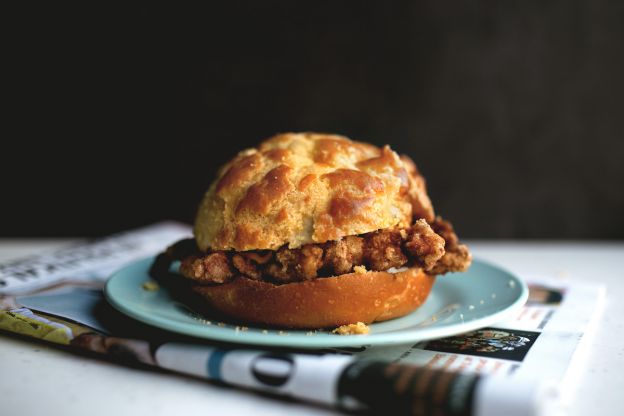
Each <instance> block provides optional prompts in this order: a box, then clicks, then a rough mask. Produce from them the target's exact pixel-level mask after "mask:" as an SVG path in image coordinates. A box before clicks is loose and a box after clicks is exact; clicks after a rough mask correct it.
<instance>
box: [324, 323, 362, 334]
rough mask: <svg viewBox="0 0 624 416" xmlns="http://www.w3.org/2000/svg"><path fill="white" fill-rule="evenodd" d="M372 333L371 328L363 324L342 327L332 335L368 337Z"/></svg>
mask: <svg viewBox="0 0 624 416" xmlns="http://www.w3.org/2000/svg"><path fill="white" fill-rule="evenodd" d="M369 332H370V328H369V327H368V325H366V324H365V323H363V322H356V323H354V324H348V325H342V326H339V327H338V328H336V329H334V330H333V331H332V334H338V335H366V334H368V333H369Z"/></svg>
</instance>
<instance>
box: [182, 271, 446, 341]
mask: <svg viewBox="0 0 624 416" xmlns="http://www.w3.org/2000/svg"><path fill="white" fill-rule="evenodd" d="M434 282H435V276H433V275H428V274H426V273H425V272H424V271H422V269H420V268H409V269H407V270H404V271H401V272H397V273H390V272H375V271H369V272H365V273H349V274H343V275H340V276H335V277H326V278H319V279H314V280H308V281H305V282H296V283H286V284H282V285H275V284H273V283H269V282H265V281H257V280H251V279H247V278H245V277H239V278H237V279H235V280H233V281H232V282H229V283H224V284H221V285H215V286H194V287H193V291H194V292H195V293H197V294H199V295H200V296H201V297H202V298H203V299H204V301H205V302H207V303H208V305H209V306H210V307H212V308H213V309H215V310H217V311H219V312H221V313H223V314H224V315H227V316H230V317H232V318H236V319H238V320H240V321H243V322H247V323H255V324H262V325H268V326H276V327H284V328H301V329H303V328H306V329H320V328H329V327H337V326H341V325H348V324H352V323H356V322H364V323H367V324H370V323H372V322H378V321H385V320H388V319H392V318H397V317H400V316H403V315H406V314H408V313H410V312H412V311H413V310H415V309H416V308H418V307H419V306H420V305H422V304H423V303H424V302H425V300H426V299H427V296H429V293H430V292H431V288H432V286H433V283H434Z"/></svg>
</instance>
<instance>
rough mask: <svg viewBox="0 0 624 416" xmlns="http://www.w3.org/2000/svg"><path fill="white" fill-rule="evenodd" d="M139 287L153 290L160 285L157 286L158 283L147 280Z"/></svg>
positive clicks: (149, 290)
mask: <svg viewBox="0 0 624 416" xmlns="http://www.w3.org/2000/svg"><path fill="white" fill-rule="evenodd" d="M141 287H142V288H143V290H147V291H148V292H155V291H157V290H158V289H160V286H158V283H156V282H154V281H153V280H148V281H147V282H143V284H142V285H141Z"/></svg>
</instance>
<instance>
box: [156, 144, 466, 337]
mask: <svg viewBox="0 0 624 416" xmlns="http://www.w3.org/2000/svg"><path fill="white" fill-rule="evenodd" d="M163 258H165V259H166V260H168V261H170V262H171V261H174V260H179V261H180V262H181V263H180V275H181V276H183V278H184V279H187V280H188V282H189V284H190V287H191V289H192V290H193V291H194V292H195V293H197V294H198V295H200V296H201V298H202V299H203V301H204V302H205V303H206V304H207V305H209V306H210V307H211V308H213V309H215V310H217V311H219V312H221V313H223V314H225V315H227V316H229V317H232V318H234V319H236V320H238V321H242V322H245V323H252V324H261V325H266V326H275V327H287V328H313V329H316V328H326V327H336V326H340V325H346V324H351V323H355V322H364V323H372V322H375V321H384V320H387V319H392V318H396V317H400V316H403V315H405V314H408V313H410V312H411V311H413V310H415V309H416V308H418V307H419V306H420V305H422V304H423V302H424V301H425V300H426V299H427V296H428V295H429V293H430V291H431V288H432V286H433V284H434V281H435V279H436V276H438V275H442V274H444V273H447V272H457V271H464V270H466V269H467V268H468V267H469V265H470V262H471V255H470V253H469V251H468V249H467V248H466V246H465V245H462V244H459V241H458V238H457V236H456V234H455V232H454V231H453V228H452V226H451V224H450V223H449V222H447V221H445V220H443V219H442V218H440V217H437V216H436V215H435V214H434V210H433V206H432V204H431V201H430V200H429V197H428V195H427V191H426V187H425V180H424V178H423V177H422V176H421V175H420V173H419V172H418V170H417V168H416V165H415V164H414V162H412V160H411V159H409V158H408V157H406V156H399V155H397V154H396V153H395V152H394V151H392V150H391V149H390V147H389V146H384V147H383V148H379V147H377V146H373V145H371V144H368V143H362V142H357V141H352V140H350V139H348V138H346V137H343V136H337V135H330V134H319V133H284V134H279V135H277V136H274V137H271V138H269V139H268V140H266V141H264V142H262V143H260V144H259V145H258V146H257V147H255V148H252V149H246V150H244V151H242V152H240V153H239V154H238V155H237V156H235V157H234V159H232V160H231V161H230V162H228V163H227V164H226V165H225V166H223V167H222V168H221V169H220V171H219V173H218V175H217V178H216V179H215V181H214V182H213V183H212V185H211V186H210V188H209V190H208V192H207V193H206V194H205V196H204V198H203V200H202V202H201V204H200V206H199V210H198V213H197V218H196V221H195V227H194V238H193V239H188V240H183V241H180V242H178V243H176V244H174V245H173V246H171V247H169V248H168V249H167V251H166V252H165V253H164V254H162V255H161V256H160V261H161V262H162V261H163Z"/></svg>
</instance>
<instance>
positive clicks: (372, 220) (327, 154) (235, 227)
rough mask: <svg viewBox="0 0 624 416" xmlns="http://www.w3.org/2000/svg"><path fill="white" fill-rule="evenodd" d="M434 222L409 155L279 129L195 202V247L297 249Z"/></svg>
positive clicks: (228, 166) (233, 163)
mask: <svg viewBox="0 0 624 416" xmlns="http://www.w3.org/2000/svg"><path fill="white" fill-rule="evenodd" d="M413 215H414V216H417V217H418V218H426V219H427V220H429V221H431V220H433V216H434V215H433V208H432V207H431V202H430V201H429V198H428V196H427V193H426V189H425V182H424V179H423V178H422V176H420V175H419V174H418V171H417V169H416V166H415V165H414V163H413V162H412V161H411V160H410V159H409V158H407V157H399V156H398V155H397V154H396V153H395V152H393V151H392V150H391V149H390V148H389V147H388V146H385V147H384V148H383V149H380V148H378V147H376V146H373V145H371V144H367V143H361V142H356V141H352V140H349V139H348V138H346V137H343V136H337V135H330V134H318V133H284V134H279V135H277V136H274V137H271V138H270V139H268V140H266V141H264V142H262V143H261V144H260V145H258V147H256V148H252V149H247V150H244V151H242V152H240V153H239V154H238V155H237V156H236V157H234V159H232V160H231V161H230V162H228V163H227V164H226V165H225V166H223V168H221V170H220V172H219V174H218V177H217V179H216V180H215V181H214V182H213V183H212V185H211V186H210V189H209V190H208V192H207V193H206V195H205V196H204V199H203V201H202V202H201V204H200V207H199V211H198V213H197V218H196V221H195V230H194V232H195V238H196V240H197V244H198V246H199V248H200V249H201V250H204V251H205V250H207V249H212V250H237V251H245V250H256V249H270V250H275V249H277V248H279V247H281V246H283V245H284V244H288V245H289V247H290V248H296V247H299V246H301V245H303V244H308V243H323V242H325V241H329V240H337V239H340V238H342V237H344V236H348V235H357V234H363V233H367V232H371V231H375V230H378V229H382V228H388V227H393V226H401V227H403V226H408V225H409V224H410V223H411V221H412V216H413Z"/></svg>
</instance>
